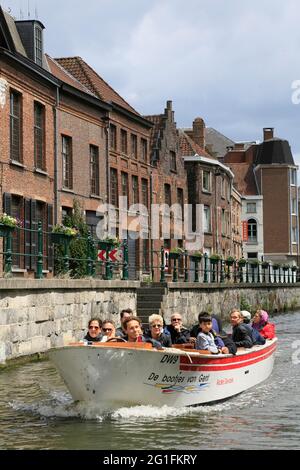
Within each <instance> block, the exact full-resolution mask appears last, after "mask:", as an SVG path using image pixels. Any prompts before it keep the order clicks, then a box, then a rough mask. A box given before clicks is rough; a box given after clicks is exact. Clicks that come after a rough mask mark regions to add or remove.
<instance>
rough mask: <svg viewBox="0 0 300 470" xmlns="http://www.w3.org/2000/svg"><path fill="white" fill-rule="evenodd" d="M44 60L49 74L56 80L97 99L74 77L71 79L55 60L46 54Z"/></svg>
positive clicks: (71, 76)
mask: <svg viewBox="0 0 300 470" xmlns="http://www.w3.org/2000/svg"><path fill="white" fill-rule="evenodd" d="M46 60H47V63H48V67H49V70H50V72H51V73H52V75H54V76H55V77H56V78H58V79H59V80H61V81H62V82H65V83H67V84H68V85H71V86H73V87H74V88H77V89H78V90H80V91H83V92H84V93H88V94H89V95H91V96H93V97H94V98H98V96H97V95H96V94H95V93H92V92H91V91H90V90H89V89H88V88H87V87H86V86H84V85H83V84H82V83H80V82H79V81H78V80H77V79H76V78H75V77H73V75H71V74H70V73H69V72H68V71H67V70H66V69H64V68H63V67H62V66H61V65H60V64H59V63H58V62H57V61H56V60H55V59H53V58H52V57H50V56H49V55H48V54H46Z"/></svg>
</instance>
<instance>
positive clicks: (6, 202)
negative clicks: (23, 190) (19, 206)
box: [3, 193, 11, 215]
mask: <svg viewBox="0 0 300 470" xmlns="http://www.w3.org/2000/svg"><path fill="white" fill-rule="evenodd" d="M3 212H5V213H6V214H7V215H11V194H9V193H4V194H3Z"/></svg>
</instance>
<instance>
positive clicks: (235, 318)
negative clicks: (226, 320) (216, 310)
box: [230, 308, 253, 348]
mask: <svg viewBox="0 0 300 470" xmlns="http://www.w3.org/2000/svg"><path fill="white" fill-rule="evenodd" d="M230 323H231V325H232V336H231V338H232V340H233V341H234V342H235V344H236V346H237V347H238V348H240V347H244V348H252V346H253V339H252V335H251V332H250V331H249V329H248V328H247V325H245V324H244V320H243V315H242V314H241V312H240V311H239V310H238V309H235V308H234V309H232V310H231V313H230Z"/></svg>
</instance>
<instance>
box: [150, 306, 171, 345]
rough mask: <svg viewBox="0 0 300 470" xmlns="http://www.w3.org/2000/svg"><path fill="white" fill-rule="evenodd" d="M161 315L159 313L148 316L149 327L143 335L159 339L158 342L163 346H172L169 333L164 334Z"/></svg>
mask: <svg viewBox="0 0 300 470" xmlns="http://www.w3.org/2000/svg"><path fill="white" fill-rule="evenodd" d="M163 325H164V321H163V317H162V316H161V315H156V314H155V313H154V314H153V315H150V317H149V329H148V330H146V331H145V337H146V338H151V339H154V340H156V341H159V342H160V344H161V345H162V346H163V347H165V348H170V347H171V346H172V340H171V336H170V335H166V334H165V333H164V332H163Z"/></svg>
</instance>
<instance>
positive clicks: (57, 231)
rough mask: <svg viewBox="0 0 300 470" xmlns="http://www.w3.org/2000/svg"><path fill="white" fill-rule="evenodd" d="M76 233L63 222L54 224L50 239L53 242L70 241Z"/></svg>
mask: <svg viewBox="0 0 300 470" xmlns="http://www.w3.org/2000/svg"><path fill="white" fill-rule="evenodd" d="M77 234H78V230H77V229H76V228H74V227H66V226H65V225H63V224H57V225H54V227H53V229H52V232H51V241H52V242H53V243H62V242H68V241H71V240H72V238H74V237H75V236H76V235H77Z"/></svg>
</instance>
